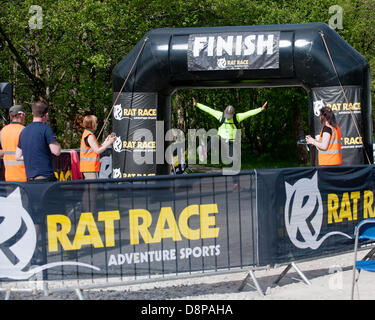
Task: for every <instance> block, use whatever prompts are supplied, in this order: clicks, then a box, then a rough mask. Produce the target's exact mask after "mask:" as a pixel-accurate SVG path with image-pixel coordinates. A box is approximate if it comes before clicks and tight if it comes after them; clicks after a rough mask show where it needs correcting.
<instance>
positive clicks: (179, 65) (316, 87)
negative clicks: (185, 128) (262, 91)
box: [113, 23, 373, 178]
mask: <svg viewBox="0 0 375 320" xmlns="http://www.w3.org/2000/svg"><path fill="white" fill-rule="evenodd" d="M329 54H330V55H331V59H332V60H331V59H330V55H329ZM332 62H333V64H332ZM337 75H338V76H337ZM124 84H125V85H124ZM288 86H302V87H303V88H305V89H306V91H307V93H308V97H309V115H310V116H309V117H310V123H309V125H310V134H311V135H317V134H319V131H320V127H321V126H320V123H319V118H318V117H317V116H315V113H316V112H317V110H318V109H319V107H321V106H322V105H329V106H331V108H332V109H333V110H334V112H335V114H336V118H337V119H338V122H339V125H340V128H341V131H343V132H342V134H343V137H344V140H345V143H344V145H343V148H344V149H343V159H344V160H343V164H346V165H352V164H363V163H369V162H372V161H373V158H372V111H371V95H370V72H369V66H368V63H367V61H366V60H365V59H364V57H363V56H362V55H361V54H359V53H358V52H357V51H356V50H355V49H353V48H352V47H351V46H350V45H349V44H348V43H347V42H346V41H345V40H343V39H342V38H341V37H340V36H339V35H338V34H337V33H336V32H335V31H334V30H332V29H331V28H330V27H329V26H328V25H327V24H324V23H308V24H299V25H266V26H235V27H214V28H180V29H169V28H168V29H156V30H152V31H150V32H149V33H147V34H146V35H145V36H144V38H143V39H142V40H141V41H140V42H139V43H138V44H137V45H136V47H134V49H133V50H132V51H131V52H130V53H129V54H128V55H127V56H126V57H125V58H124V59H123V60H122V61H121V62H120V63H118V65H117V66H116V67H115V69H114V70H113V101H116V103H115V107H114V112H113V130H114V132H116V134H117V136H118V139H117V141H116V142H115V144H114V152H113V177H114V178H118V177H128V176H136V175H153V174H166V173H168V172H169V166H168V164H166V162H163V163H160V158H158V157H160V153H159V154H158V150H161V152H164V147H165V146H164V145H161V144H159V145H156V144H155V143H153V142H155V141H156V140H157V139H156V136H157V135H158V134H160V130H159V129H158V130H159V131H158V130H157V129H156V123H157V121H158V123H159V124H160V123H161V122H159V121H163V122H162V123H163V125H164V132H166V131H167V130H169V129H170V126H171V115H170V113H171V95H172V94H173V92H174V91H175V90H177V89H180V88H254V87H288ZM121 89H122V90H121ZM120 91H121V94H119V92H120ZM343 92H345V94H344V93H343ZM223 107H224V106H223ZM355 123H356V124H357V125H355ZM140 128H146V129H148V130H150V133H152V135H151V136H143V137H140V136H137V133H136V132H137V129H140ZM357 128H358V129H357ZM197 129H198V128H197ZM157 131H158V132H157ZM358 131H359V133H360V134H358ZM157 141H159V140H157ZM146 142H147V143H146ZM136 152H139V154H140V155H143V156H145V155H146V153H147V154H148V152H151V153H152V156H153V163H149V164H143V165H139V164H137V161H138V160H137V161H135V160H134V157H133V155H134V154H135V153H136ZM311 154H312V156H311V157H312V161H313V162H312V163H315V153H314V152H311ZM158 159H159V161H158Z"/></svg>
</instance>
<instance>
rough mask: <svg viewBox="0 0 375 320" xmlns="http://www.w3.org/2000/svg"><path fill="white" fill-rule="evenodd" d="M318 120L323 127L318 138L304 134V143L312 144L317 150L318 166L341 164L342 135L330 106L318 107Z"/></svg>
mask: <svg viewBox="0 0 375 320" xmlns="http://www.w3.org/2000/svg"><path fill="white" fill-rule="evenodd" d="M320 122H321V123H322V124H323V128H322V130H321V131H320V136H319V139H314V138H312V137H311V136H306V143H308V144H312V145H314V146H315V147H316V148H317V150H318V164H319V166H338V165H341V164H342V151H341V145H342V137H341V131H340V128H339V126H338V125H337V123H336V118H335V115H334V113H333V112H332V110H331V108H329V107H323V108H322V109H320Z"/></svg>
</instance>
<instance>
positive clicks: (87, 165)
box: [79, 129, 100, 172]
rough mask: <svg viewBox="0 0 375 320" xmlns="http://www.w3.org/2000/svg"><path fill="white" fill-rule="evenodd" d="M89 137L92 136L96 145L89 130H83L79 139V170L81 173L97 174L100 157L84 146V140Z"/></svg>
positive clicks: (88, 146) (87, 146)
mask: <svg viewBox="0 0 375 320" xmlns="http://www.w3.org/2000/svg"><path fill="white" fill-rule="evenodd" d="M89 135H92V136H93V137H94V139H95V143H97V144H98V141H97V140H96V137H95V135H94V133H93V132H92V131H91V130H90V129H85V131H84V132H83V134H82V138H81V148H80V149H81V150H80V162H79V168H80V171H81V172H99V170H100V156H99V154H97V153H96V152H94V151H93V150H92V149H91V147H90V145H88V143H87V144H86V141H87V139H86V138H88V136H89ZM98 145H99V144H98Z"/></svg>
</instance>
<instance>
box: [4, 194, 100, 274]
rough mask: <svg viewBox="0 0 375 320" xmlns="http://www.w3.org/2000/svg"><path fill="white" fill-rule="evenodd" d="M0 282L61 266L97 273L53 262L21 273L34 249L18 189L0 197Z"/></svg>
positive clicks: (33, 236)
mask: <svg viewBox="0 0 375 320" xmlns="http://www.w3.org/2000/svg"><path fill="white" fill-rule="evenodd" d="M0 203H1V212H0V278H9V279H15V280H25V279H28V278H30V277H31V276H33V275H34V274H36V273H38V272H40V271H42V270H45V269H49V268H52V267H56V266H61V265H76V266H82V267H88V268H91V269H95V270H99V268H97V267H95V266H92V265H88V264H85V263H80V262H75V261H74V262H73V261H72V262H70V261H66V262H53V263H49V264H45V265H42V266H38V267H36V268H33V269H32V270H28V271H23V270H24V269H25V267H26V266H27V265H28V264H29V263H30V261H31V259H32V257H33V255H34V252H35V249H36V245H37V234H36V229H35V226H34V222H33V220H32V219H31V217H30V215H29V214H28V212H27V211H26V210H25V209H24V208H23V206H22V200H21V191H20V188H19V187H18V188H17V189H15V190H14V191H13V192H12V193H11V194H10V195H9V196H8V197H6V198H4V197H0Z"/></svg>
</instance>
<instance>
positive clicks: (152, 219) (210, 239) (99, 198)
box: [0, 165, 375, 298]
mask: <svg viewBox="0 0 375 320" xmlns="http://www.w3.org/2000/svg"><path fill="white" fill-rule="evenodd" d="M373 170H374V166H373V165H372V166H351V167H345V166H340V167H332V168H290V169H269V170H257V171H254V170H252V171H243V172H241V173H240V174H239V175H236V176H226V175H222V174H220V173H211V174H189V175H173V176H157V177H144V178H133V179H119V180H111V179H103V180H92V181H70V182H56V183H51V184H48V183H25V184H20V183H0V202H1V215H0V219H2V220H0V235H1V238H0V278H1V279H2V280H3V281H2V282H3V283H8V281H12V280H27V279H30V278H32V277H33V276H36V275H39V277H40V278H39V281H42V284H43V285H41V286H39V289H41V290H43V291H44V292H45V293H46V294H48V293H50V292H56V291H61V290H73V291H76V293H77V295H78V297H79V298H83V296H82V294H81V290H82V289H84V288H87V289H89V288H95V287H103V286H105V287H110V286H119V285H121V286H123V285H126V284H135V283H144V282H152V281H164V280H173V279H183V278H187V277H198V276H208V275H217V274H221V273H228V272H244V271H246V272H247V276H246V278H245V280H244V282H243V283H242V284H241V286H240V289H242V288H243V287H244V285H245V284H247V282H248V280H250V279H251V280H253V282H254V284H255V288H256V289H257V290H258V292H259V293H260V294H262V295H263V294H264V292H263V290H262V288H261V287H260V285H259V283H258V282H257V280H256V277H255V274H254V272H255V271H256V270H259V269H262V268H270V267H274V266H281V265H283V264H285V265H286V268H285V270H284V271H283V272H282V273H281V275H280V277H279V278H278V279H277V281H276V282H278V281H279V280H280V279H281V278H282V277H284V276H285V275H286V273H287V272H288V271H289V270H290V269H291V268H293V269H294V270H296V272H297V273H298V274H299V275H300V277H301V278H302V280H303V281H304V282H305V283H307V284H310V282H309V280H308V279H307V278H306V277H305V276H304V275H303V273H302V272H301V270H300V269H299V268H298V266H297V264H296V262H299V261H306V260H312V259H317V258H321V257H325V256H328V255H335V254H340V253H344V252H349V251H351V250H352V249H353V242H354V240H353V233H354V228H355V225H356V224H357V223H358V222H359V221H360V220H362V219H365V218H368V217H374V216H375V202H374V192H375V186H374V181H375V180H374V178H373V177H374V174H373ZM30 216H31V217H32V218H33V219H31V217H30ZM34 224H36V225H38V226H39V227H38V229H36V228H35V227H34ZM36 230H39V232H37V231H36ZM365 244H366V243H365ZM38 256H40V258H42V259H41V261H37V260H38V259H36V258H38ZM35 262H36V263H35ZM40 279H41V280H40ZM56 281H57V282H56ZM46 284H48V285H46ZM57 284H59V285H57ZM21 289H22V290H24V288H21ZM2 290H3V291H4V290H5V292H6V293H7V295H8V296H9V294H10V293H9V292H12V290H15V288H13V287H11V288H10V287H9V285H8V286H5V287H4V286H3V289H2Z"/></svg>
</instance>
